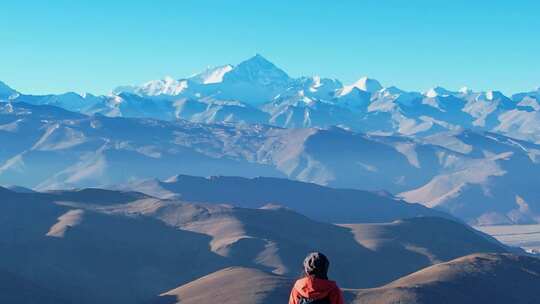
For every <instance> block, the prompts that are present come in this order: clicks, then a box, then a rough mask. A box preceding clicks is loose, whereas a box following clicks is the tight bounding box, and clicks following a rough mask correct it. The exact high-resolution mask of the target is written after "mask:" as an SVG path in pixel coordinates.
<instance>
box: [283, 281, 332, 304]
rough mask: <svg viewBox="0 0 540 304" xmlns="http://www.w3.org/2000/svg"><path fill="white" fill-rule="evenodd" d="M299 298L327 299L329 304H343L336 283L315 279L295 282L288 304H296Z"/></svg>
mask: <svg viewBox="0 0 540 304" xmlns="http://www.w3.org/2000/svg"><path fill="white" fill-rule="evenodd" d="M300 297H302V298H307V299H324V298H328V299H329V300H330V303H331V304H343V294H342V293H341V289H339V287H338V286H337V284H336V282H334V281H329V280H323V279H317V278H315V277H305V278H302V279H300V280H298V281H296V283H295V284H294V287H293V289H292V291H291V296H290V297H289V304H298V303H299V298H300Z"/></svg>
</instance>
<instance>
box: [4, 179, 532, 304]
mask: <svg viewBox="0 0 540 304" xmlns="http://www.w3.org/2000/svg"><path fill="white" fill-rule="evenodd" d="M291 191H294V190H291ZM285 203H286V202H285ZM358 204H363V202H358ZM410 208H413V206H411V207H410ZM366 212H371V213H372V216H373V217H377V213H378V212H379V211H378V210H376V209H374V210H371V211H366ZM410 216H411V214H410V213H409V212H400V211H399V210H396V213H395V217H396V218H400V217H401V219H396V220H394V221H391V222H379V223H355V224H345V225H337V224H332V223H325V222H320V221H316V220H313V219H310V218H308V217H306V216H303V215H301V214H299V213H297V212H295V211H293V210H291V209H288V208H287V206H286V205H284V206H281V207H278V206H275V205H274V206H263V207H262V208H244V207H236V206H232V205H223V204H219V203H213V202H198V203H194V202H189V201H185V200H178V199H159V198H155V197H152V196H148V195H145V194H142V193H138V192H126V191H116V190H114V191H113V190H104V189H95V188H94V189H81V190H55V191H48V192H35V191H34V192H29V191H19V192H15V191H12V190H8V189H5V188H0V231H2V233H0V249H1V252H2V259H1V260H0V281H2V280H6V281H8V280H9V282H10V285H7V284H6V285H2V288H3V287H6V286H17V287H14V289H9V290H5V291H3V292H2V293H0V300H1V301H2V302H5V301H8V300H9V301H10V302H15V303H33V302H35V301H39V300H41V299H42V300H43V301H44V303H153V301H154V299H156V298H158V299H159V301H160V302H161V303H166V302H164V301H169V300H171V299H175V297H180V298H181V303H184V299H183V297H195V299H199V301H203V302H202V303H209V301H207V300H204V299H207V298H206V297H209V296H211V295H212V294H213V293H212V292H211V291H212V290H216V289H219V290H220V291H223V292H224V294H225V297H227V296H229V300H228V301H230V303H238V302H235V300H234V299H237V300H238V297H239V296H241V297H244V295H245V296H246V297H247V298H246V299H244V298H242V299H241V300H239V302H240V301H244V300H245V301H247V302H246V303H270V302H271V300H269V299H272V298H274V299H276V297H278V298H280V299H283V300H280V301H286V291H284V290H285V289H288V288H290V285H289V284H290V283H289V282H291V278H294V277H296V276H297V275H298V274H299V272H300V267H301V261H302V259H303V257H304V256H305V254H306V252H309V251H312V250H321V251H324V252H326V253H327V254H328V256H329V257H330V258H331V260H332V267H331V271H330V275H331V277H332V278H334V279H336V280H338V281H339V282H340V285H341V286H342V287H344V288H349V289H359V288H377V287H379V286H383V285H385V284H388V283H390V282H392V281H394V280H397V279H399V278H400V277H402V276H406V275H409V274H412V273H414V272H416V271H419V270H421V269H423V268H425V267H430V266H432V265H435V264H438V263H441V262H446V261H450V260H453V259H455V258H459V257H461V256H464V255H468V254H473V253H488V252H494V253H499V254H502V253H509V252H512V251H514V250H513V249H511V248H508V247H507V246H505V245H503V244H501V243H499V242H497V241H496V240H494V239H492V238H490V237H488V236H486V235H484V234H482V233H481V232H478V231H476V230H474V229H472V228H470V227H469V226H467V225H465V224H463V223H460V222H459V221H454V220H451V219H445V218H441V217H432V216H421V214H419V216H416V217H412V218H411V217H410ZM531 259H535V258H531ZM510 264H511V263H510ZM231 267H233V268H231ZM524 267H525V266H524ZM235 269H239V270H235ZM428 269H429V268H428ZM524 269H525V270H524V271H529V272H530V273H531V274H530V277H534V272H535V271H537V269H536V268H534V267H529V266H526V267H525V268H524ZM230 275H232V276H233V277H235V276H236V275H240V277H237V278H236V279H234V281H231V280H230V279H229V280H228V279H227V278H230ZM206 276H210V277H206ZM536 276H537V274H536ZM537 279H538V278H536V280H537ZM224 280H225V281H224ZM258 280H260V281H258ZM227 282H228V283H227ZM253 282H259V283H260V284H261V285H260V286H254V288H261V291H260V292H256V293H254V294H253V293H252V292H254V291H256V290H253V291H252V290H246V289H245V288H242V286H246V284H248V283H253ZM519 282H520V281H516V283H519ZM531 282H534V281H531ZM186 284H187V285H186ZM206 284H210V285H206ZM237 284H240V285H237ZM242 284H243V285H242ZM284 284H285V285H284ZM178 286H182V287H180V289H176V288H177V287H178ZM279 286H282V287H283V289H281V291H279V292H274V291H273V290H274V289H275V288H279ZM21 288H22V290H23V293H21V290H20V289H21ZM169 290H171V291H170V292H168V291H169ZM201 290H205V292H204V293H203V292H201ZM264 290H266V291H264ZM237 292H240V293H241V292H243V294H237ZM159 295H164V296H163V297H159ZM55 299H56V302H55ZM225 299H226V298H224V299H223V303H227V301H225ZM185 301H186V303H190V302H189V300H187V299H186V300H185ZM194 301H196V300H192V302H194ZM231 301H232V302H231Z"/></svg>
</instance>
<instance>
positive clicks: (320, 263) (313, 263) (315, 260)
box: [304, 252, 330, 280]
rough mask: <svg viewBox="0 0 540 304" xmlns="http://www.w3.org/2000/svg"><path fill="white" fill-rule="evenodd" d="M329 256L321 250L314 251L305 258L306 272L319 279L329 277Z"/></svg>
mask: <svg viewBox="0 0 540 304" xmlns="http://www.w3.org/2000/svg"><path fill="white" fill-rule="evenodd" d="M329 266H330V262H329V261H328V258H327V257H326V256H325V255H324V254H322V253H320V252H312V253H310V254H308V255H307V257H306V258H305V259H304V273H305V275H307V276H314V277H316V278H319V279H325V280H327V279H328V267H329Z"/></svg>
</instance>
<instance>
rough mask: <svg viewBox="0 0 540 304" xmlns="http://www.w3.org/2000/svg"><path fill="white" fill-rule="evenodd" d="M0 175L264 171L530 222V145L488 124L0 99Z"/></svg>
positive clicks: (46, 179)
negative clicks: (190, 112) (361, 127)
mask: <svg viewBox="0 0 540 304" xmlns="http://www.w3.org/2000/svg"><path fill="white" fill-rule="evenodd" d="M0 140H2V142H6V143H9V145H3V146H2V148H1V149H0V184H4V185H18V186H24V187H28V188H34V189H38V190H39V189H41V190H43V189H65V188H74V187H75V188H81V187H105V186H111V185H117V184H125V183H128V182H131V181H138V180H145V179H153V178H158V179H167V178H170V177H171V176H174V175H177V174H178V173H181V174H188V175H196V176H212V175H227V176H244V177H256V176H268V177H282V178H289V179H295V180H300V181H305V182H313V183H317V184H321V185H328V186H333V187H339V188H353V189H362V190H372V191H373V190H375V191H379V190H385V191H389V192H390V193H391V194H393V195H395V196H400V197H402V198H404V199H406V200H407V201H409V202H417V203H421V204H424V205H426V206H429V207H435V208H438V209H441V210H444V211H447V212H450V213H451V214H453V215H455V216H457V217H460V218H462V219H464V220H465V221H467V222H469V223H472V224H508V223H510V224H512V223H538V222H539V221H540V220H539V214H540V211H539V210H540V205H539V204H540V197H539V196H540V194H539V193H538V191H536V190H535V189H536V188H535V186H534V182H535V180H538V179H539V178H540V176H539V175H540V170H539V168H540V165H539V160H540V158H539V155H540V145H538V144H534V143H531V142H527V141H522V140H517V139H513V138H510V137H506V136H503V135H500V134H497V133H485V132H476V131H472V130H463V131H443V132H440V133H436V134H432V135H429V136H425V137H411V136H384V135H373V134H371V135H369V134H364V133H358V132H355V131H351V130H345V129H342V128H336V127H331V128H329V129H319V128H300V129H297V128H290V129H284V128H279V127H273V126H268V125H260V124H256V125H246V124H232V123H216V124H204V123H194V122H190V121H185V120H179V121H164V120H156V119H147V118H145V119H141V118H123V117H106V116H102V115H93V116H87V115H85V114H81V113H77V112H71V111H67V110H65V109H62V108H59V107H54V106H49V105H32V104H28V103H25V102H20V101H18V102H14V101H7V102H0Z"/></svg>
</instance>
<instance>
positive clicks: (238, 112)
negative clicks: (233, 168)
mask: <svg viewBox="0 0 540 304" xmlns="http://www.w3.org/2000/svg"><path fill="white" fill-rule="evenodd" d="M2 88H4V89H1V90H0V98H3V99H7V98H8V97H11V99H12V100H14V101H23V102H27V103H32V104H48V105H56V106H60V107H63V108H65V109H68V110H72V111H78V112H82V113H84V114H96V113H99V114H102V115H106V116H111V117H116V116H122V117H151V118H157V119H164V120H177V119H187V120H191V121H194V122H209V123H213V122H240V123H263V124H270V125H275V126H280V127H321V128H327V127H330V126H335V125H339V126H341V127H343V128H349V129H352V130H355V131H361V132H365V133H374V134H398V135H411V136H429V135H432V134H435V133H438V132H440V131H456V130H461V129H477V130H481V131H490V132H495V133H500V134H504V135H508V136H511V137H515V138H518V139H523V140H528V141H532V142H537V143H538V142H540V132H538V131H539V130H540V114H539V111H540V101H539V100H540V93H539V92H540V91H539V90H536V91H531V92H525V93H517V94H515V95H513V96H512V97H507V96H505V95H504V94H502V93H501V92H498V91H487V92H474V91H472V90H470V89H468V88H466V87H465V88H462V89H460V90H457V91H452V90H448V89H445V88H442V87H434V88H432V89H429V90H427V91H425V92H424V93H420V92H407V91H403V90H400V89H398V88H396V87H392V86H389V87H383V86H382V85H381V83H380V82H379V81H377V80H375V79H371V78H368V77H362V78H360V79H359V80H358V81H356V82H354V83H352V84H343V83H341V82H340V81H338V80H335V79H327V78H321V77H319V76H314V77H299V78H292V77H290V76H289V75H287V73H286V72H284V71H283V70H282V69H280V68H278V67H276V66H275V65H274V64H273V63H271V62H270V61H268V60H267V59H265V58H264V57H263V56H261V55H256V56H254V57H252V58H250V59H248V60H246V61H243V62H241V63H239V64H238V65H223V66H219V67H216V68H207V69H206V70H204V71H203V72H201V73H199V74H196V75H194V76H191V77H187V78H182V79H174V78H172V77H166V78H164V79H161V80H153V81H149V82H147V83H144V84H142V85H138V86H120V87H117V88H116V89H114V90H113V91H112V93H111V94H110V95H107V96H92V95H90V94H87V95H85V96H80V95H77V94H75V93H67V94H61V95H45V96H29V95H24V94H15V93H16V92H15V91H14V90H11V89H9V88H8V87H7V86H5V85H3V86H2ZM2 92H3V93H2ZM2 96H3V97H2Z"/></svg>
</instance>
